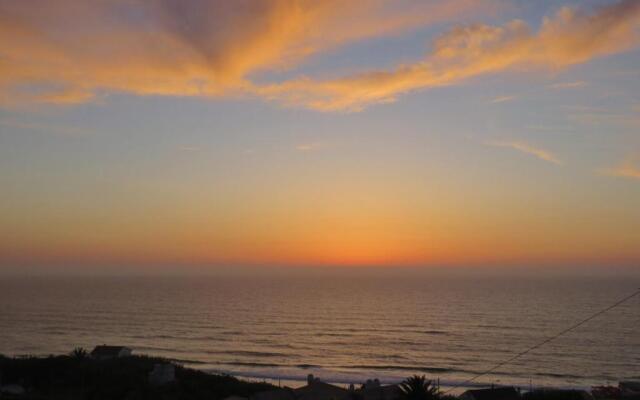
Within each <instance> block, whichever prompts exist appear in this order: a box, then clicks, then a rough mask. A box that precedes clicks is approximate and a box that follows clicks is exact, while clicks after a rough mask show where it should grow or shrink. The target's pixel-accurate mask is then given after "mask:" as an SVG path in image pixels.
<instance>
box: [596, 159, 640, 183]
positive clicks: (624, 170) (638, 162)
mask: <svg viewBox="0 0 640 400" xmlns="http://www.w3.org/2000/svg"><path fill="white" fill-rule="evenodd" d="M597 173H598V174H599V175H607V176H614V177H621V178H630V179H640V157H628V158H627V159H626V160H625V161H623V162H622V163H620V164H619V165H617V166H615V167H613V168H605V169H601V170H598V171H597Z"/></svg>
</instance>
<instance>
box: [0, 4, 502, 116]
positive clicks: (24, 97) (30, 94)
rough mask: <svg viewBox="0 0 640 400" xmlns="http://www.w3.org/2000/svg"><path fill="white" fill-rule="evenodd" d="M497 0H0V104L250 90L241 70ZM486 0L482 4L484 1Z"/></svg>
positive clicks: (463, 13) (286, 62) (279, 65)
mask: <svg viewBox="0 0 640 400" xmlns="http://www.w3.org/2000/svg"><path fill="white" fill-rule="evenodd" d="M501 3H502V1H501V0H480V1H473V0H450V1H447V2H431V1H429V2H402V3H399V2H397V1H393V0H354V1H348V2H345V1H341V0H323V1H309V0H255V1H226V0H207V1H180V0H157V1H129V0H113V1H109V2H105V1H91V2H84V1H78V0H59V1H42V2H37V3H32V2H20V1H17V2H13V1H3V2H0V54H1V55H2V60H1V62H0V104H11V103H12V102H30V101H37V102H44V103H58V104H69V103H81V102H86V101H89V100H91V99H92V98H94V97H95V96H96V95H97V94H98V93H101V92H102V91H106V92H127V93H133V94H138V95H172V96H239V95H255V94H256V92H257V91H256V90H255V89H256V88H255V84H254V83H253V82H252V81H251V80H250V79H249V78H248V76H249V75H250V74H252V73H254V72H256V71H265V70H271V71H281V70H283V69H287V68H291V67H293V66H296V65H297V64H299V63H300V62H301V61H302V60H304V59H306V58H308V57H309V56H311V55H313V54H316V53H320V52H323V51H326V50H328V49H332V48H335V47H338V46H343V45H345V44H349V43H352V42H354V41H358V40H362V39H366V38H371V37H377V36H387V35H393V34H398V33H402V32H405V31H407V30H410V29H414V28H417V27H421V26H425V25H428V24H431V23H436V22H443V21H456V20H459V19H461V18H465V17H469V16H470V15H477V14H479V13H480V14H487V13H490V12H493V11H495V10H496V9H497V8H499V7H500V4H501ZM492 10H493V11H492Z"/></svg>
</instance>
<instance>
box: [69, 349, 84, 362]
mask: <svg viewBox="0 0 640 400" xmlns="http://www.w3.org/2000/svg"><path fill="white" fill-rule="evenodd" d="M71 357H73V358H77V359H79V360H82V359H83V358H86V357H87V351H86V350H85V349H84V348H82V347H76V348H75V349H73V351H72V352H71Z"/></svg>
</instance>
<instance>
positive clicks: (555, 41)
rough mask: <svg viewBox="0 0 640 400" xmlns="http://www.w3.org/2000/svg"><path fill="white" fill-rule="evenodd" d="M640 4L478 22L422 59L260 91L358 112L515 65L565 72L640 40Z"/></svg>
mask: <svg viewBox="0 0 640 400" xmlns="http://www.w3.org/2000/svg"><path fill="white" fill-rule="evenodd" d="M639 26H640V2H638V1H636V0H622V1H619V2H617V3H614V4H612V5H609V6H606V7H602V8H600V9H598V10H597V11H595V12H594V13H591V14H588V13H585V12H582V11H579V10H576V9H572V8H568V7H564V8H562V9H561V10H560V11H558V13H557V14H556V15H554V16H553V17H546V18H544V20H543V22H542V25H541V27H540V29H539V30H538V32H535V33H534V32H532V30H531V28H530V27H529V26H528V25H527V24H526V23H525V22H524V21H521V20H514V21H511V22H509V23H507V24H505V25H503V26H489V25H483V24H475V25H468V26H461V27H457V28H455V29H453V30H451V31H449V32H447V33H445V34H444V35H442V36H440V37H439V38H438V39H437V40H436V41H435V42H434V44H433V50H432V51H431V52H430V53H429V54H427V55H426V57H425V58H424V59H423V60H422V61H420V62H417V63H414V64H407V65H401V66H399V67H398V68H396V69H394V70H388V71H371V72H366V73H360V74H355V75H352V76H348V77H343V78H338V79H330V80H314V79H310V78H300V79H297V80H294V81H289V82H284V83H280V84H274V85H271V86H267V87H263V88H260V90H258V92H259V93H261V94H262V95H264V96H265V97H271V98H274V99H278V100H280V101H283V102H285V103H287V104H292V105H303V106H306V107H310V108H313V109H317V110H322V111H336V110H346V111H358V110H361V109H363V108H364V107H366V106H369V105H371V104H376V103H388V102H393V101H396V100H397V98H398V96H399V95H401V94H404V93H408V92H412V91H416V90H424V89H428V88H435V87H442V86H447V85H454V84H458V83H460V82H463V81H465V80H467V79H470V78H473V77H476V76H480V75H486V74H490V73H496V72H501V71H507V70H520V71H526V70H540V69H546V70H560V69H563V68H566V67H569V66H571V65H575V64H580V63H584V62H587V61H589V60H591V59H593V58H595V57H601V56H606V55H610V54H615V53H619V52H622V51H626V50H629V49H631V48H634V47H636V46H637V45H638V44H639V33H638V27H639Z"/></svg>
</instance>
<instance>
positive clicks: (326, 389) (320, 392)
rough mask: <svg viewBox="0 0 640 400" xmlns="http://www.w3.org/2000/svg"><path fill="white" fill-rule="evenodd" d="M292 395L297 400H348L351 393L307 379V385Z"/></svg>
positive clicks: (310, 376) (313, 379) (314, 379)
mask: <svg viewBox="0 0 640 400" xmlns="http://www.w3.org/2000/svg"><path fill="white" fill-rule="evenodd" d="M293 394H294V396H295V397H296V399H297V400H348V399H350V398H351V393H350V392H349V391H348V390H346V389H343V388H341V387H338V386H334V385H331V384H328V383H325V382H322V381H320V380H319V379H317V378H314V377H313V375H309V376H308V377H307V385H306V386H303V387H300V388H297V389H294V390H293Z"/></svg>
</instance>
